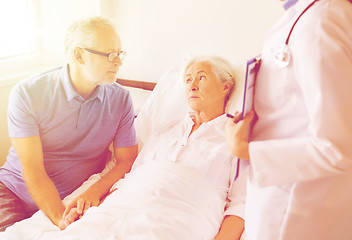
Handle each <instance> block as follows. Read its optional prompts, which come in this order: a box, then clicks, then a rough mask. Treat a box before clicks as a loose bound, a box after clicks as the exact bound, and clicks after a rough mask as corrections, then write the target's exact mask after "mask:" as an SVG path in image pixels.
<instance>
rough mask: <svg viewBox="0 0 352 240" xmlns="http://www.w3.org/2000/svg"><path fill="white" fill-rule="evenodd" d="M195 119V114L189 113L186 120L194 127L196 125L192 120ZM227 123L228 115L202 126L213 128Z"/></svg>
mask: <svg viewBox="0 0 352 240" xmlns="http://www.w3.org/2000/svg"><path fill="white" fill-rule="evenodd" d="M193 117H194V112H189V113H188V115H187V117H186V118H188V122H189V123H191V124H192V125H193V124H194V123H193V120H192V118H193ZM226 121H227V117H226V114H222V115H220V116H218V117H216V118H214V119H212V120H210V121H209V122H206V123H202V125H204V126H205V125H207V126H212V125H218V124H223V123H224V122H226Z"/></svg>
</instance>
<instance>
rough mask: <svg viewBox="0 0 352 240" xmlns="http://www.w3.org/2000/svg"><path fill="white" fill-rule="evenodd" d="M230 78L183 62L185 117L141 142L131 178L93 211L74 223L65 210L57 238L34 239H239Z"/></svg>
mask: <svg viewBox="0 0 352 240" xmlns="http://www.w3.org/2000/svg"><path fill="white" fill-rule="evenodd" d="M233 76H234V74H233V70H232V68H231V66H230V64H228V63H227V62H226V61H225V60H223V59H221V58H218V57H206V58H205V57H196V58H193V59H192V60H190V61H189V62H188V64H186V66H185V70H184V74H183V77H184V84H186V94H187V99H188V103H189V106H190V108H191V109H192V110H193V111H192V113H190V114H189V115H187V116H185V118H184V120H183V121H176V122H175V121H170V122H169V123H167V124H165V125H164V126H160V127H159V129H158V131H156V132H154V133H153V134H152V135H151V136H150V137H149V139H148V141H147V142H146V143H145V145H144V146H143V148H142V150H141V152H140V154H139V155H138V157H137V159H136V161H135V163H134V165H133V168H132V171H131V172H130V173H129V174H128V175H126V177H125V179H123V180H120V181H119V182H117V184H115V187H113V189H116V191H113V190H112V192H111V194H110V195H109V196H108V197H107V198H106V199H105V200H104V201H103V202H102V203H101V204H100V205H99V207H92V208H90V209H88V211H87V212H86V213H85V214H84V215H83V216H82V217H81V218H80V219H79V220H77V221H75V220H76V219H78V217H79V216H78V214H77V213H76V211H75V209H72V210H71V211H70V213H69V214H68V215H67V217H66V223H67V224H70V225H69V226H68V227H67V228H66V229H65V230H64V231H61V232H60V231H58V230H56V229H52V228H51V229H48V228H47V229H42V231H41V233H40V236H41V237H42V238H43V239H46V238H48V237H53V238H54V239H70V238H74V237H75V236H76V237H77V236H79V237H80V238H82V239H85V238H87V239H88V238H89V239H95V238H96V239H124V240H125V239H153V240H155V239H168V240H169V239H175V240H179V239H214V238H215V239H239V238H240V237H241V234H242V232H243V229H244V221H243V215H242V214H243V213H242V211H241V210H242V209H241V208H242V207H243V202H242V199H244V197H243V196H241V195H238V192H236V191H237V190H238V189H235V184H233V185H232V182H233V181H232V180H233V177H234V176H233V173H234V172H235V171H234V170H235V169H234V168H235V164H234V159H233V155H232V153H231V152H230V150H229V149H228V146H227V143H226V135H225V131H224V127H225V124H226V120H227V119H226V116H225V114H224V113H225V106H226V102H227V100H228V99H229V96H230V93H231V91H232V89H233V87H234V85H235V82H234V77H233ZM231 185H232V188H231V189H230V187H231ZM224 209H225V211H224ZM219 229H220V230H219ZM36 236H38V235H36ZM0 237H1V235H0ZM50 239H51V238H50Z"/></svg>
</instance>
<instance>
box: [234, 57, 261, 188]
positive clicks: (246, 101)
mask: <svg viewBox="0 0 352 240" xmlns="http://www.w3.org/2000/svg"><path fill="white" fill-rule="evenodd" d="M260 64H261V58H260V56H257V57H255V58H252V59H250V60H248V61H247V66H246V78H245V82H244V89H243V91H244V92H243V104H242V113H241V118H240V120H243V117H244V116H246V114H247V113H249V112H250V111H251V110H252V109H253V103H254V93H255V92H254V90H255V82H256V80H257V74H258V71H259V68H260ZM240 161H241V159H239V158H237V167H236V175H235V179H234V180H235V181H236V180H237V178H238V175H239V172H240Z"/></svg>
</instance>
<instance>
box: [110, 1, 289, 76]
mask: <svg viewBox="0 0 352 240" xmlns="http://www.w3.org/2000/svg"><path fill="white" fill-rule="evenodd" d="M113 3H114V6H113V9H114V11H113V17H114V19H115V20H116V22H117V24H118V28H119V33H120V35H121V38H122V46H123V48H124V49H125V50H126V51H127V57H126V60H125V63H124V65H123V66H122V67H121V70H120V74H121V76H122V77H125V78H131V79H143V80H146V81H154V82H156V81H157V80H158V79H159V78H160V76H161V75H162V74H163V73H164V72H165V71H166V70H168V69H169V68H172V67H180V66H181V65H182V62H183V60H184V57H185V56H186V55H187V54H217V55H220V56H224V57H226V58H227V59H229V60H230V61H231V62H233V63H238V62H242V61H245V60H248V59H249V58H252V57H254V56H256V55H258V54H259V53H260V51H261V48H262V45H263V41H264V38H265V34H266V32H267V31H268V29H269V28H270V27H271V26H272V25H273V24H274V23H275V21H276V20H277V19H278V18H279V17H280V16H281V15H282V13H283V8H282V3H280V1H279V0H265V1H263V0H245V1H243V0H217V1H214V0H178V1H167V0H128V1H127V0H116V1H114V2H113Z"/></svg>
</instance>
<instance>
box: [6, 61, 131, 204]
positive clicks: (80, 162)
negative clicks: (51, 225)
mask: <svg viewBox="0 0 352 240" xmlns="http://www.w3.org/2000/svg"><path fill="white" fill-rule="evenodd" d="M68 68H69V67H68V66H67V65H66V66H64V67H62V68H58V69H54V70H52V71H49V72H46V73H43V74H41V75H38V76H35V77H31V78H29V79H26V80H24V81H22V82H20V83H19V84H17V85H16V86H15V87H14V88H13V90H12V91H11V94H10V98H9V108H8V125H9V135H10V137H12V138H22V137H31V136H37V135H39V136H40V138H41V141H42V147H43V152H44V164H45V169H46V172H47V174H48V176H49V177H50V178H51V179H52V180H53V182H54V183H55V185H56V188H57V189H58V191H59V194H60V197H61V198H64V197H65V196H66V195H68V194H70V193H71V192H72V191H73V190H75V189H76V188H77V187H79V186H80V185H81V184H82V183H83V182H84V181H85V180H86V179H87V178H88V177H89V176H90V175H92V174H94V173H97V172H100V171H101V170H102V169H103V168H104V166H105V163H106V161H107V160H109V158H110V151H108V148H109V145H110V143H111V142H113V143H114V147H115V148H122V147H130V146H133V145H136V143H137V140H136V133H135V129H134V126H133V121H134V112H133V105H132V101H131V97H130V95H129V92H128V91H127V90H125V89H123V88H122V87H121V86H120V85H118V84H117V83H115V84H110V85H100V86H98V87H97V88H96V90H95V92H94V93H93V95H92V97H91V98H90V99H89V100H86V101H85V100H84V99H83V98H82V97H81V96H80V95H78V94H77V93H76V92H75V90H74V88H73V87H72V84H71V81H70V77H69V74H68ZM0 181H2V182H3V183H4V184H5V185H6V186H7V187H8V188H9V189H10V190H11V191H13V192H14V193H15V194H16V195H17V196H18V197H20V198H21V199H22V200H23V201H24V202H26V203H27V205H28V206H29V207H30V208H31V209H33V210H36V209H37V206H36V205H35V203H34V202H33V200H32V198H31V197H30V195H29V193H28V190H27V188H26V185H25V183H24V180H23V177H22V173H21V165H20V162H19V159H18V156H17V154H16V152H15V151H14V149H13V147H11V149H10V151H9V155H8V156H7V161H6V163H5V164H4V166H3V167H2V168H0Z"/></svg>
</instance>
